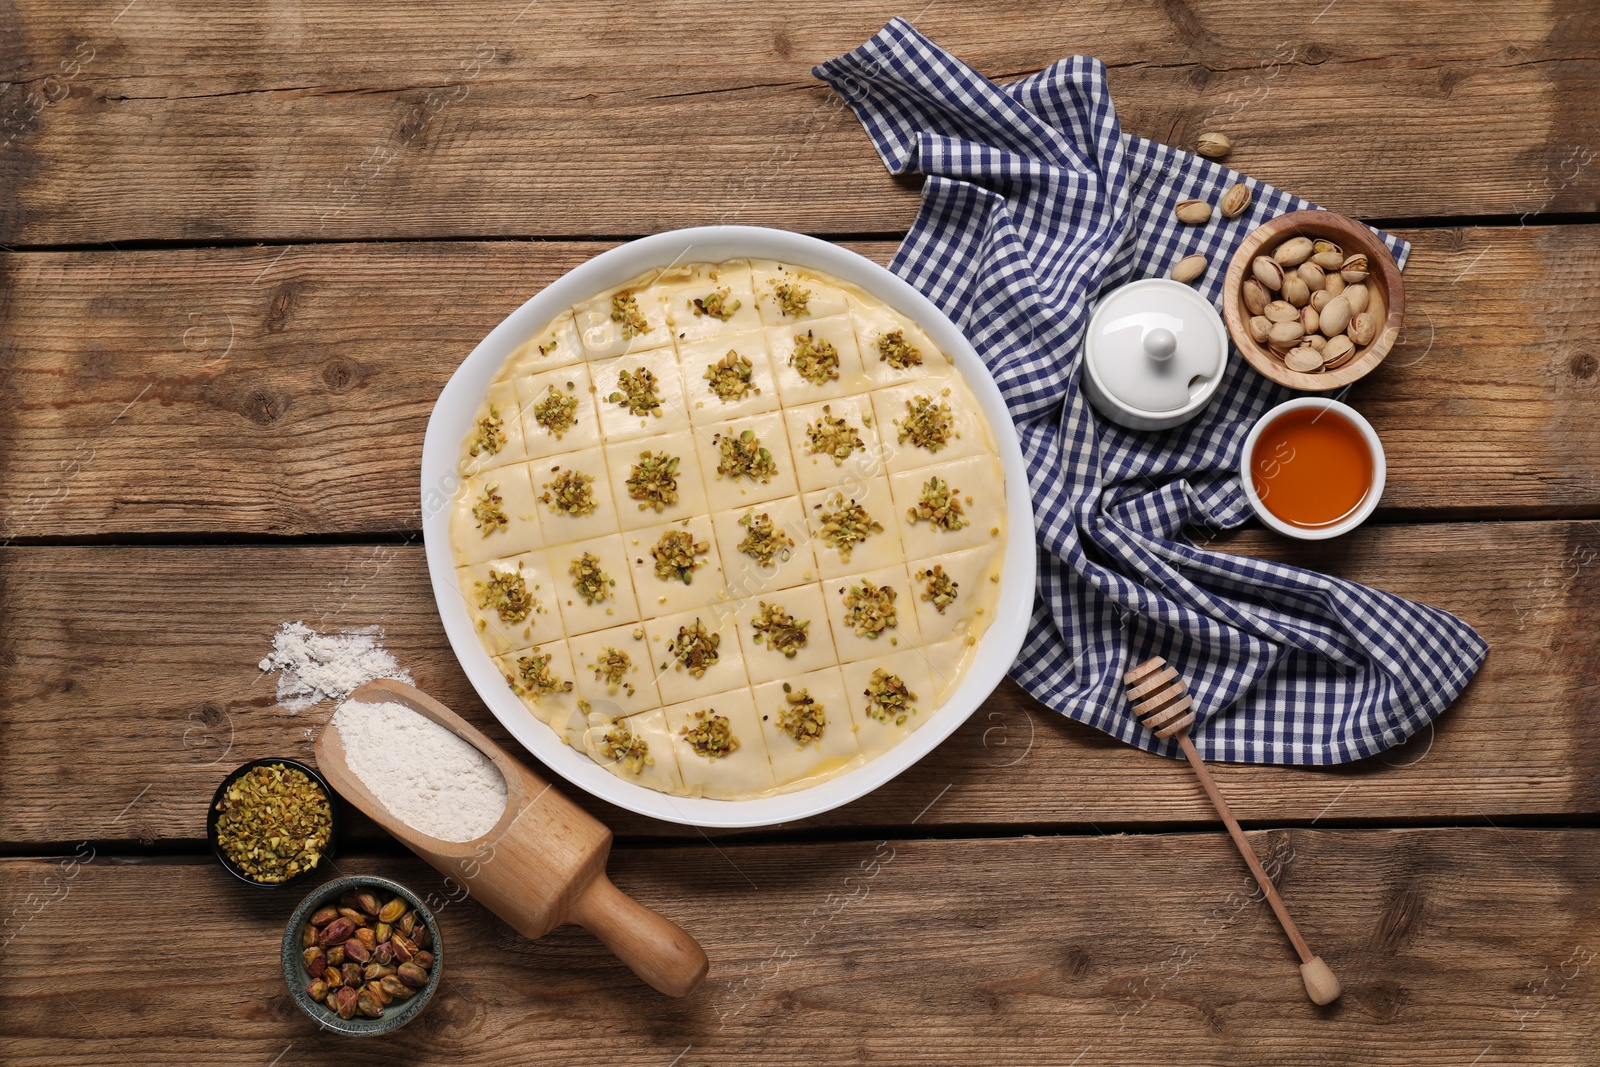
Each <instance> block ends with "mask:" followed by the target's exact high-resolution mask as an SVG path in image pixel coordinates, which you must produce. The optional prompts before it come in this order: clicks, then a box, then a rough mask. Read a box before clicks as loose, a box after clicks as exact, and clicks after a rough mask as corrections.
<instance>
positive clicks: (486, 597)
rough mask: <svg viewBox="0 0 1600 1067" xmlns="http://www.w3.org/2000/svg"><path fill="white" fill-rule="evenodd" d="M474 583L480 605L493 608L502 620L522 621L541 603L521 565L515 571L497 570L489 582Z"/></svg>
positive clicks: (487, 608) (483, 607)
mask: <svg viewBox="0 0 1600 1067" xmlns="http://www.w3.org/2000/svg"><path fill="white" fill-rule="evenodd" d="M473 584H474V586H475V587H476V588H477V591H478V607H480V608H482V609H484V610H490V609H492V610H493V611H494V613H495V614H496V615H499V616H500V621H501V622H521V621H522V620H523V619H526V618H527V617H528V613H529V612H531V611H533V609H534V608H535V607H537V606H538V603H539V601H538V600H537V599H536V598H535V597H534V595H533V594H532V593H530V592H529V591H528V581H527V579H525V578H524V577H523V576H522V569H521V568H520V567H519V568H518V569H516V570H514V571H495V572H493V573H492V574H490V575H489V580H488V581H487V582H483V581H480V582H474V583H473Z"/></svg>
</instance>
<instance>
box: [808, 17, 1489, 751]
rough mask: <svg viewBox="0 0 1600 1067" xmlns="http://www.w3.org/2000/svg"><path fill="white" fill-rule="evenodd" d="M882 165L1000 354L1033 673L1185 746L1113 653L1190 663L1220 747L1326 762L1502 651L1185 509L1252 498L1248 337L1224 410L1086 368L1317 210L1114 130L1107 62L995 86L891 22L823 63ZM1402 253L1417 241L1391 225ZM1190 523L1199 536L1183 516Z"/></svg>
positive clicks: (994, 366) (1229, 505) (972, 331)
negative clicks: (1173, 294)
mask: <svg viewBox="0 0 1600 1067" xmlns="http://www.w3.org/2000/svg"><path fill="white" fill-rule="evenodd" d="M815 73H816V75H817V77H819V78H821V79H822V80H823V81H825V82H827V83H828V84H829V85H831V86H832V87H833V88H834V89H835V90H836V91H837V92H839V93H840V94H841V95H842V96H843V97H844V98H845V99H846V100H847V101H849V103H850V105H851V107H852V108H854V110H855V112H856V115H857V117H858V118H859V119H860V120H861V124H862V125H863V126H865V127H866V130H867V133H868V134H869V135H870V136H871V138H872V141H873V143H874V144H875V145H876V147H877V150H878V154H879V155H880V156H882V157H883V161H884V164H885V165H886V166H887V167H888V168H889V170H890V171H891V172H893V173H896V174H901V173H906V172H911V171H917V172H921V173H922V174H925V175H926V176H927V184H926V185H925V186H924V188H923V193H922V209H921V211H920V213H919V214H918V216H917V220H916V223H915V224H914V225H913V226H912V228H911V232H910V233H909V234H908V235H907V236H906V239H905V242H904V243H903V244H902V245H901V246H900V249H899V251H898V252H897V253H896V254H895V257H894V261H893V262H892V263H891V264H890V269H891V270H893V271H894V272H895V273H896V274H898V275H900V276H901V277H902V278H905V279H906V280H907V281H909V282H910V283H911V284H912V285H915V286H916V287H917V288H918V289H920V290H921V291H922V292H923V293H925V294H927V295H928V297H929V298H931V299H932V300H933V302H934V303H935V304H937V305H939V307H940V308H942V309H943V310H944V311H945V313H946V314H948V315H949V316H950V317H951V319H953V320H954V321H955V322H956V323H957V325H959V326H960V327H961V328H962V329H963V331H964V332H965V333H966V335H967V337H968V338H970V339H971V341H972V343H973V345H974V346H975V347H976V348H977V350H978V352H979V354H981V355H982V357H983V359H984V361H985V362H986V363H987V364H988V366H989V368H990V370H991V371H993V373H994V377H995V380H996V381H997V382H998V383H999V385H1000V391H1001V393H1002V394H1003V395H1004V396H1005V399H1006V403H1007V404H1008V405H1009V406H1010V408H1011V413H1012V415H1013V417H1014V418H1015V420H1016V424H1017V430H1018V433H1019V435H1020V437H1021V440H1022V451H1023V455H1024V456H1025V457H1026V460H1027V465H1028V477H1029V480H1030V482H1031V483H1032V491H1033V500H1034V510H1035V513H1036V516H1037V525H1038V544H1039V598H1038V601H1037V603H1036V604H1035V606H1034V615H1033V621H1032V625H1031V627H1030V630H1029V633H1028V639H1027V642H1026V644H1025V645H1024V647H1023V650H1022V655H1021V658H1020V659H1019V660H1018V661H1017V663H1016V665H1015V666H1014V667H1013V669H1012V673H1013V676H1014V677H1015V678H1016V679H1017V681H1018V682H1019V683H1021V685H1022V686H1023V688H1025V689H1027V690H1028V692H1030V693H1032V694H1033V695H1034V696H1035V697H1037V698H1038V699H1039V700H1041V701H1043V702H1044V703H1045V704H1048V705H1049V706H1050V707H1052V708H1054V709H1055V710H1057V711H1059V712H1061V713H1063V714H1065V715H1068V716H1070V717H1072V718H1074V719H1077V720H1079V721H1081V722H1085V723H1088V724H1089V725H1091V726H1094V727H1095V728H1097V729H1100V730H1103V731H1105V732H1106V733H1109V734H1111V735H1112V736H1114V737H1117V738H1120V739H1121V740H1123V741H1126V742H1128V743H1129V744H1132V745H1136V746H1138V747H1139V748H1142V749H1146V750H1148V751H1152V752H1160V753H1163V754H1166V755H1169V756H1170V755H1176V754H1177V748H1176V746H1175V745H1174V744H1173V743H1172V742H1170V741H1157V740H1156V739H1155V738H1154V736H1153V735H1151V734H1150V733H1149V732H1148V731H1146V730H1145V729H1144V728H1143V727H1142V726H1140V725H1139V724H1138V723H1137V722H1136V721H1135V720H1134V718H1133V716H1132V715H1131V714H1130V713H1129V711H1128V704H1127V701H1126V699H1125V697H1124V691H1123V684H1122V674H1123V672H1124V671H1125V670H1126V669H1128V668H1129V667H1131V666H1132V665H1134V664H1135V663H1138V662H1139V661H1141V660H1143V659H1145V658H1146V657H1149V656H1152V655H1161V656H1164V657H1166V658H1167V659H1168V660H1169V661H1170V662H1172V663H1173V665H1174V666H1176V667H1177V668H1178V670H1180V671H1181V672H1182V673H1183V676H1184V677H1185V678H1186V679H1187V680H1188V683H1189V689H1190V691H1191V693H1192V694H1193V696H1194V700H1195V705H1196V708H1197V710H1198V718H1197V722H1196V725H1195V727H1194V730H1193V736H1194V740H1195V744H1196V746H1197V747H1198V748H1199V749H1200V752H1201V754H1202V755H1204V756H1205V757H1207V758H1208V759H1220V760H1236V761H1243V762H1249V763H1297V764H1327V763H1339V762H1343V761H1345V760H1352V759H1359V758H1361V757H1363V756H1369V755H1372V754H1373V753H1375V752H1380V751H1382V750H1383V749H1385V748H1388V747H1389V746H1391V745H1394V744H1397V743H1399V742H1400V741H1403V740H1404V739H1405V738H1407V737H1409V736H1410V735H1411V734H1412V733H1414V732H1415V731H1416V730H1418V729H1420V728H1421V727H1422V726H1424V725H1426V724H1427V723H1428V722H1429V721H1430V720H1432V719H1433V717H1434V716H1435V715H1437V714H1439V712H1441V711H1443V710H1444V709H1445V707H1447V706H1448V705H1449V704H1450V702H1451V701H1453V700H1454V699H1455V698H1456V696H1457V694H1459V693H1460V692H1461V690H1462V689H1463V688H1464V687H1465V686H1466V684H1467V682H1468V681H1469V680H1470V679H1471V678H1472V675H1473V673H1474V672H1475V671H1476V670H1477V668H1478V665H1479V664H1480V663H1481V662H1482V661H1483V657H1484V655H1485V653H1486V652H1487V651H1488V646H1487V645H1486V644H1485V642H1484V641H1483V639H1482V638H1481V637H1479V636H1478V634H1477V633H1476V632H1474V631H1473V630H1472V628H1471V627H1469V626H1467V625H1466V624H1465V623H1463V622H1461V621H1460V620H1459V619H1457V618H1455V617H1454V616H1451V615H1449V614H1447V613H1445V612H1443V611H1439V610H1437V609H1435V608H1429V607H1425V606H1423V605H1421V604H1416V603H1412V602H1411V601H1408V600H1403V599H1401V598H1400V597H1397V596H1393V595H1391V594H1388V593H1381V592H1378V591H1377V590H1374V589H1369V588H1367V587H1365V586H1361V585H1357V584H1356V583H1354V582H1348V581H1343V580H1340V579H1337V578H1330V577H1328V576H1326V575H1322V574H1316V573H1313V572H1310V571H1306V570H1301V569H1300V568H1297V567H1290V566H1286V565H1283V564H1280V563H1269V562H1265V561H1263V560H1258V559H1249V558H1241V557H1238V556H1232V555H1223V554H1219V553H1216V552H1209V551H1206V549H1205V548H1204V547H1203V545H1204V543H1205V541H1206V537H1204V536H1200V537H1195V536H1193V535H1192V531H1193V529H1194V528H1196V527H1198V528H1200V529H1201V530H1206V529H1210V530H1222V529H1226V528H1229V527H1234V526H1238V525H1239V524H1241V523H1243V522H1244V521H1245V520H1246V519H1247V518H1248V517H1249V515H1250V508H1249V504H1248V503H1247V502H1246V500H1245V496H1244V491H1243V489H1242V488H1241V486H1240V483H1239V479H1238V477H1237V474H1236V469H1237V463H1238V450H1239V447H1240V444H1241V443H1242V441H1243V439H1244V435H1245V433H1246V432H1247V431H1248V429H1249V427H1250V425H1251V423H1252V422H1253V421H1254V420H1255V419H1256V417H1257V416H1259V415H1260V414H1261V413H1262V412H1263V411H1266V410H1267V409H1268V408H1269V407H1271V406H1272V405H1273V404H1276V403H1278V402H1279V401H1281V400H1283V399H1285V398H1286V397H1287V395H1288V394H1287V391H1286V390H1283V389H1282V388H1280V387H1278V386H1276V385H1274V384H1272V383H1271V382H1269V381H1268V380H1267V379H1265V378H1263V377H1261V376H1260V375H1259V374H1257V373H1256V372H1255V371H1253V370H1251V369H1250V367H1249V366H1248V365H1247V364H1246V363H1245V362H1244V361H1243V359H1242V358H1241V357H1240V356H1239V355H1238V354H1237V353H1234V354H1232V356H1231V357H1230V364H1229V369H1228V373H1227V377H1226V380H1225V381H1224V383H1223V385H1222V388H1221V389H1220V390H1219V391H1218V392H1217V394H1216V396H1215V398H1214V399H1213V400H1212V402H1211V404H1210V406H1209V407H1208V408H1207V409H1206V410H1205V412H1203V413H1202V414H1201V415H1200V416H1199V417H1197V418H1196V419H1194V420H1193V421H1191V422H1190V423H1188V424H1187V425H1185V426H1183V427H1181V428H1179V429H1176V430H1170V431H1166V432H1161V433H1141V432H1137V431H1133V430H1124V429H1121V428H1120V427H1118V426H1115V425H1113V424H1111V423H1108V422H1105V421H1103V420H1101V419H1100V418H1099V417H1098V416H1097V415H1096V414H1095V412H1094V411H1093V410H1092V409H1091V408H1090V407H1089V404H1088V401H1087V400H1086V398H1085V397H1084V395H1083V393H1082V391H1081V390H1080V388H1079V382H1078V360H1079V351H1080V345H1081V342H1082V340H1083V336H1084V330H1085V327H1086V325H1087V323H1088V321H1089V314H1090V310H1091V305H1092V304H1093V303H1094V301H1095V299H1096V298H1097V297H1098V296H1099V295H1100V294H1102V293H1105V292H1109V291H1110V290H1112V289H1114V288H1116V287H1117V286H1120V285H1123V284H1125V283H1127V282H1131V281H1135V280H1137V279H1140V278H1154V277H1163V276H1165V275H1166V273H1167V271H1168V269H1169V268H1170V267H1171V265H1172V264H1173V263H1174V262H1176V261H1177V260H1178V259H1179V258H1180V257H1182V256H1184V255H1187V254H1189V253H1192V252H1204V253H1205V254H1206V255H1207V256H1208V257H1210V260H1211V263H1212V264H1213V266H1212V269H1211V270H1210V271H1209V272H1208V273H1207V275H1206V277H1205V278H1204V279H1203V280H1202V281H1201V282H1200V283H1199V287H1200V291H1201V292H1202V293H1204V294H1205V295H1206V296H1207V297H1209V298H1210V299H1211V301H1212V303H1213V304H1216V305H1217V306H1218V307H1220V306H1221V295H1222V278H1223V273H1224V272H1223V270H1222V269H1221V268H1222V266H1223V265H1224V264H1226V263H1227V262H1228V260H1229V258H1230V257H1231V255H1232V253H1233V250H1234V248H1235V247H1236V246H1237V244H1238V242H1239V240H1240V239H1241V238H1243V237H1244V236H1245V235H1246V234H1248V233H1249V232H1250V231H1251V230H1253V229H1254V228H1255V227H1257V226H1259V225H1261V224H1262V223H1263V222H1266V221H1267V220H1268V219H1270V218H1272V217H1274V216H1276V215H1280V214H1282V213H1284V212H1286V211H1296V210H1299V209H1302V208H1310V207H1313V206H1314V205H1312V204H1309V203H1307V202H1306V201H1304V200H1301V199H1299V198H1297V197H1294V196H1290V195H1289V194H1287V193H1284V192H1282V191H1281V190H1278V189H1274V188H1272V187H1270V186H1267V185H1263V184H1262V183H1260V182H1258V181H1255V180H1253V179H1250V178H1247V177H1245V176H1244V175H1241V174H1238V173H1236V172H1234V171H1231V170H1229V169H1228V168H1226V167H1223V166H1221V165H1219V164H1216V163H1212V162H1210V161H1207V160H1204V159H1200V158H1198V157H1195V156H1192V155H1189V154H1187V153H1184V152H1180V151H1177V150H1176V149H1173V148H1169V147H1167V146H1166V145H1160V144H1155V143H1153V142H1150V141H1145V140H1141V139H1139V138H1137V137H1129V136H1127V135H1125V134H1123V132H1122V130H1121V128H1120V127H1119V126H1118V124H1117V116H1116V112H1115V110H1114V109H1113V108H1112V104H1111V97H1110V95H1109V93H1108V91H1107V87H1106V72H1105V67H1104V66H1103V65H1102V64H1101V63H1100V62H1099V61H1097V60H1095V59H1091V58H1089V57H1086V56H1074V57H1072V58H1069V59H1063V60H1061V61H1060V62H1058V63H1055V64H1053V65H1052V66H1050V67H1047V68H1046V69H1044V70H1042V71H1040V72H1039V73H1038V74H1035V75H1033V76H1031V77H1028V78H1024V79H1022V80H1021V81H1018V82H1014V83H1012V84H1009V85H996V84H994V83H993V82H990V81H989V80H988V79H986V78H984V77H983V76H982V75H980V74H978V73H977V72H976V71H974V70H972V68H970V67H968V66H967V65H966V64H964V63H962V62H961V61H959V60H957V59H955V58H954V57H953V56H951V55H950V54H949V53H947V52H945V51H943V50H942V49H940V48H939V47H938V46H937V45H935V44H933V43H932V42H931V41H929V40H928V39H927V38H925V37H923V36H922V35H921V34H919V33H918V32H917V31H916V30H915V29H913V28H912V27H911V26H910V25H909V24H908V23H906V22H905V21H903V20H900V19H896V20H895V21H893V22H891V23H889V25H887V26H886V27H884V29H883V30H882V31H881V32H879V33H878V34H877V36H875V37H873V38H872V39H871V40H870V41H868V42H867V43H866V44H864V45H862V46H861V47H860V48H858V49H856V50H855V51H853V52H850V53H848V54H847V55H843V56H840V57H839V58H837V59H834V60H831V61H830V62H827V63H824V64H822V65H821V66H819V67H817V68H816V71H815ZM1235 182H1244V183H1245V184H1246V185H1247V186H1248V187H1249V188H1250V190H1251V193H1252V194H1253V202H1252V204H1251V207H1250V209H1249V210H1248V211H1246V212H1245V213H1244V214H1243V215H1241V216H1239V217H1238V218H1236V219H1231V220H1228V219H1220V217H1219V219H1218V220H1217V221H1214V222H1213V223H1211V224H1210V225H1207V226H1198V227H1192V226H1182V225H1179V224H1178V223H1177V222H1176V220H1175V219H1174V217H1173V207H1174V205H1175V204H1177V203H1178V201H1180V200H1184V199H1187V198H1190V197H1199V198H1203V199H1206V200H1208V201H1211V202H1212V203H1216V202H1217V201H1218V200H1219V199H1220V198H1221V195H1222V193H1223V191H1224V190H1226V189H1227V188H1228V187H1230V186H1231V185H1233V184H1234V183H1235ZM1383 239H1384V241H1385V242H1387V243H1388V245H1389V247H1390V249H1392V250H1393V252H1394V255H1395V258H1396V259H1397V260H1398V261H1400V262H1401V263H1402V264H1403V263H1404V262H1405V256H1406V253H1407V252H1408V250H1409V249H1408V247H1407V245H1406V244H1405V242H1403V241H1400V240H1398V239H1396V238H1394V237H1390V236H1387V235H1384V236H1383ZM1186 531H1190V532H1186Z"/></svg>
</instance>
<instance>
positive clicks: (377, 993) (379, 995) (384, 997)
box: [361, 978, 394, 1008]
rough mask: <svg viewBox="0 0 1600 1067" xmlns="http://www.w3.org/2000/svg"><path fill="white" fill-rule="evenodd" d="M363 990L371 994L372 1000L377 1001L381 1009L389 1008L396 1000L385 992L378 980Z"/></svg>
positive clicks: (374, 980)
mask: <svg viewBox="0 0 1600 1067" xmlns="http://www.w3.org/2000/svg"><path fill="white" fill-rule="evenodd" d="M361 990H362V992H364V993H371V994H372V999H374V1000H376V1001H377V1002H378V1004H379V1005H380V1006H381V1007H385V1008H387V1007H388V1006H389V1002H390V1001H392V1000H394V998H393V997H391V996H390V995H389V994H387V993H385V992H384V991H383V986H382V985H381V984H380V983H379V982H378V980H377V979H376V978H374V979H373V980H372V981H370V982H368V983H367V984H366V985H364V986H362V987H361Z"/></svg>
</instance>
